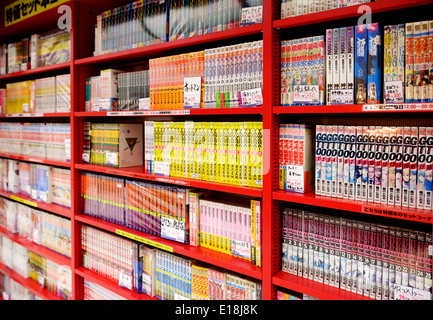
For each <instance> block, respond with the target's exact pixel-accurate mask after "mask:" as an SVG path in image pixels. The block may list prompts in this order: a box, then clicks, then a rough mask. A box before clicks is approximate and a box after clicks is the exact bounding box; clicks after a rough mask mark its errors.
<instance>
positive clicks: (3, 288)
mask: <svg viewBox="0 0 433 320" xmlns="http://www.w3.org/2000/svg"><path fill="white" fill-rule="evenodd" d="M0 295H1V298H2V299H3V300H5V301H8V300H19V301H23V300H42V298H40V297H38V296H37V295H35V294H34V293H31V292H30V291H29V289H27V288H26V287H24V286H23V285H21V284H20V283H18V282H17V281H15V280H14V279H12V278H11V277H9V276H7V275H5V274H3V273H1V272H0Z"/></svg>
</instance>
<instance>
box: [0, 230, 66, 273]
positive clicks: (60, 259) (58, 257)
mask: <svg viewBox="0 0 433 320" xmlns="http://www.w3.org/2000/svg"><path fill="white" fill-rule="evenodd" d="M0 234H1V235H3V236H5V237H6V238H9V239H10V240H12V241H13V242H16V243H18V244H20V245H22V246H23V247H25V248H27V249H28V250H30V251H33V252H34V253H36V254H38V255H40V256H42V257H44V258H47V259H48V260H51V261H53V262H55V263H57V264H60V265H68V266H69V267H70V266H71V258H69V257H67V256H64V255H62V254H60V253H58V252H56V251H54V250H52V249H49V248H46V247H44V246H41V245H38V244H36V243H34V242H32V241H30V240H28V239H26V238H23V237H21V236H20V235H18V234H16V233H12V232H10V231H9V230H7V229H6V228H4V227H1V226H0Z"/></svg>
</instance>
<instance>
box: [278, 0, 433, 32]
mask: <svg viewBox="0 0 433 320" xmlns="http://www.w3.org/2000/svg"><path fill="white" fill-rule="evenodd" d="M431 3H432V2H431V0H411V1H408V0H380V1H376V2H369V3H364V4H362V5H356V6H350V7H345V8H338V9H332V10H327V11H321V12H317V13H310V14H306V15H301V16H296V17H289V18H285V19H279V20H275V21H274V22H273V27H274V28H275V29H278V28H280V29H287V28H295V27H299V26H304V25H310V24H317V23H322V22H327V21H335V20H339V19H346V18H352V17H357V16H360V15H362V14H364V13H365V11H363V10H361V11H360V12H359V13H358V9H359V8H360V7H362V6H368V7H369V8H370V9H371V13H373V14H375V13H381V12H385V11H393V10H399V9H405V8H410V7H415V6H422V5H426V4H431Z"/></svg>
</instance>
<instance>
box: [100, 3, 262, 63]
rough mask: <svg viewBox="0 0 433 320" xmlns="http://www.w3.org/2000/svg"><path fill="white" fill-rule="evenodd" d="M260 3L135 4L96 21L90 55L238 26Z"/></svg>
mask: <svg viewBox="0 0 433 320" xmlns="http://www.w3.org/2000/svg"><path fill="white" fill-rule="evenodd" d="M262 4H263V1H262V0H241V1H238V0H169V1H164V0H138V1H135V2H131V3H129V4H126V5H123V6H120V7H117V8H113V9H111V10H107V11H104V12H102V13H101V14H100V15H98V16H97V18H96V25H95V51H94V55H101V54H106V53H110V52H118V51H123V50H127V49H132V48H138V47H143V46H148V45H152V44H157V43H163V42H167V41H173V40H176V39H184V38H190V37H194V36H197V35H202V34H208V33H213V32H217V31H223V30H230V29H234V28H238V27H240V26H242V24H241V19H242V9H243V8H248V7H257V6H262Z"/></svg>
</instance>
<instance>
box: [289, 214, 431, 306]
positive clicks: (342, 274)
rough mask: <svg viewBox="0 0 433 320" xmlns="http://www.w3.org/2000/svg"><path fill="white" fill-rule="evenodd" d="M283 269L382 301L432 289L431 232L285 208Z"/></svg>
mask: <svg viewBox="0 0 433 320" xmlns="http://www.w3.org/2000/svg"><path fill="white" fill-rule="evenodd" d="M282 225H283V227H282V238H283V241H282V250H283V258H282V270H283V271H284V272H288V273H290V274H294V275H297V276H300V277H303V278H307V279H310V280H314V281H317V282H320V283H324V284H326V285H329V286H333V287H337V288H341V289H344V290H347V291H351V292H353V293H356V294H360V295H364V296H367V297H370V298H373V299H377V300H394V299H395V295H394V289H395V287H396V286H403V287H405V288H408V289H410V288H416V289H419V290H423V291H426V292H430V295H431V289H432V258H431V255H430V253H429V249H428V248H429V247H431V245H432V234H431V232H424V231H417V230H414V229H408V228H400V227H394V226H389V225H384V224H380V223H374V222H368V221H362V220H357V219H351V218H342V217H336V216H331V215H326V214H320V213H314V212H309V211H304V210H298V209H291V208H284V209H283V212H282Z"/></svg>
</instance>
